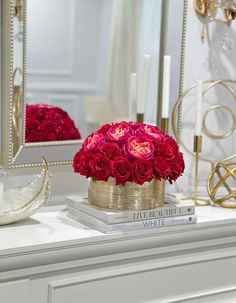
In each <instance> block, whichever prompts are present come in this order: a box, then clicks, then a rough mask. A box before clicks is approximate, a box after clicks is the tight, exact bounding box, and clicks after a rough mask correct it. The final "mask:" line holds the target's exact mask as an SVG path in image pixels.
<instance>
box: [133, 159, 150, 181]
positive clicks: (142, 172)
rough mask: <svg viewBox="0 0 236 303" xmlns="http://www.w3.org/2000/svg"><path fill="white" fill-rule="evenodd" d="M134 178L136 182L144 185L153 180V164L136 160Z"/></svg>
mask: <svg viewBox="0 0 236 303" xmlns="http://www.w3.org/2000/svg"><path fill="white" fill-rule="evenodd" d="M132 177H133V180H134V182H136V183H138V184H140V185H142V184H143V183H144V182H149V181H151V180H152V178H153V174H152V163H151V162H150V161H148V160H144V159H136V160H135V161H134V163H133V165H132Z"/></svg>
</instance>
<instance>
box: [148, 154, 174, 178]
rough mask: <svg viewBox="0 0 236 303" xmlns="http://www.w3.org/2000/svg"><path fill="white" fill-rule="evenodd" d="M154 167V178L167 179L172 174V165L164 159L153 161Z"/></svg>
mask: <svg viewBox="0 0 236 303" xmlns="http://www.w3.org/2000/svg"><path fill="white" fill-rule="evenodd" d="M152 167H153V176H154V178H156V179H158V180H161V179H166V178H167V177H168V176H169V174H170V173H171V167H170V164H169V163H168V162H167V161H166V160H164V159H162V158H155V159H153V160H152Z"/></svg>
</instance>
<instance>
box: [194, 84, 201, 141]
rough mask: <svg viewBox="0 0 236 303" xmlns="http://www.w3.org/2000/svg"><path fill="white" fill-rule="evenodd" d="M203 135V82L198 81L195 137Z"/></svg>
mask: <svg viewBox="0 0 236 303" xmlns="http://www.w3.org/2000/svg"><path fill="white" fill-rule="evenodd" d="M201 133H202V80H198V81H197V96H196V114H195V136H201Z"/></svg>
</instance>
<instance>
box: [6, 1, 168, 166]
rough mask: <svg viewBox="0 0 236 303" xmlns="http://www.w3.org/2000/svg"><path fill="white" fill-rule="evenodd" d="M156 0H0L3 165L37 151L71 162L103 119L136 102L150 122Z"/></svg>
mask: <svg viewBox="0 0 236 303" xmlns="http://www.w3.org/2000/svg"><path fill="white" fill-rule="evenodd" d="M163 3H164V2H163V0H27V1H26V0H10V1H7V0H3V4H4V5H3V9H4V14H3V15H4V23H5V31H4V32H5V33H4V36H5V38H4V40H8V41H7V42H8V45H7V44H5V50H4V54H5V57H6V56H7V50H10V53H11V55H10V58H9V60H8V62H6V64H4V66H5V67H4V71H5V72H6V71H8V73H9V71H10V75H9V77H10V79H9V78H8V80H9V83H10V93H9V92H8V93H6V94H5V98H8V99H9V100H8V104H10V107H9V109H10V114H9V115H10V121H11V125H10V126H9V125H8V126H7V122H5V124H4V125H5V127H6V128H7V129H8V130H9V133H10V136H9V142H8V143H9V153H8V155H7V156H4V158H5V159H7V161H8V163H9V162H10V166H22V165H25V164H27V165H32V164H35V163H40V161H41V155H42V154H43V155H44V156H45V157H46V158H47V160H48V162H49V163H51V162H53V163H54V164H57V163H59V164H63V163H70V162H69V161H71V160H72V158H73V155H74V152H75V150H77V149H78V145H79V144H81V142H82V140H83V139H84V138H85V137H86V136H87V135H88V134H89V133H91V132H93V131H94V130H96V129H97V128H99V127H100V126H101V125H102V124H104V123H111V122H116V121H121V120H135V119H136V111H137V104H138V103H140V102H143V103H144V104H145V106H144V107H145V108H144V111H145V121H146V122H148V123H152V124H156V117H157V96H158V79H159V78H158V77H159V61H160V56H159V55H160V50H161V48H162V45H163V41H161V39H163V37H164V35H163V33H161V26H162V23H163V18H166V17H167V15H168V14H167V13H165V14H163V13H162V10H164V7H165V5H164V4H163ZM9 20H10V22H9ZM7 23H10V27H8V25H7ZM7 34H8V37H7ZM9 40H10V41H9ZM9 44H10V45H9ZM145 56H146V58H148V68H147V69H146V71H147V73H146V74H144V72H143V70H144V69H143V65H144V61H145V60H144V57H145ZM13 74H14V75H15V79H14V80H12V78H13ZM135 75H136V77H134V76H135ZM131 79H133V80H131ZM135 79H136V80H135ZM144 80H145V81H144ZM4 81H7V80H6V79H5V80H4ZM12 81H13V82H12ZM132 81H133V83H132ZM134 82H135V83H134ZM6 83H7V82H6ZM9 83H7V84H8V86H9ZM144 83H146V84H145V85H144ZM160 85H161V84H160ZM131 87H132V88H133V91H132V90H131ZM12 88H13V91H14V93H13V96H12V95H11V89H12ZM132 92H133V93H132ZM140 99H142V100H141V101H140ZM4 106H6V105H4ZM9 109H8V110H9ZM11 111H12V112H11ZM11 113H12V116H11ZM9 128H10V129H9ZM4 153H5V151H4Z"/></svg>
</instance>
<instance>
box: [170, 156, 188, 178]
mask: <svg viewBox="0 0 236 303" xmlns="http://www.w3.org/2000/svg"><path fill="white" fill-rule="evenodd" d="M184 169H185V164H184V159H183V154H182V153H180V152H179V153H178V155H177V157H176V158H175V160H174V162H173V164H172V170H171V173H170V176H169V181H170V183H172V181H176V179H177V178H178V177H179V176H181V175H182V173H183V172H184Z"/></svg>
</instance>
